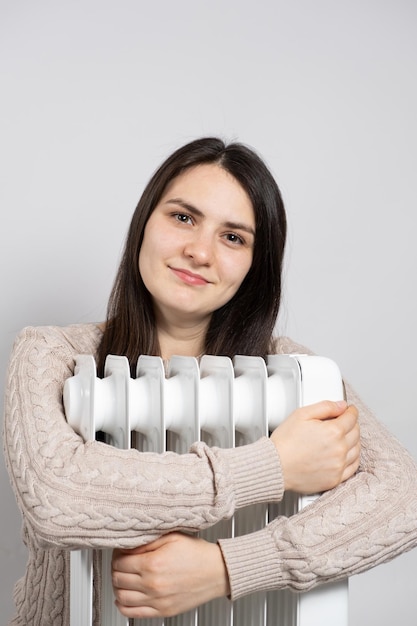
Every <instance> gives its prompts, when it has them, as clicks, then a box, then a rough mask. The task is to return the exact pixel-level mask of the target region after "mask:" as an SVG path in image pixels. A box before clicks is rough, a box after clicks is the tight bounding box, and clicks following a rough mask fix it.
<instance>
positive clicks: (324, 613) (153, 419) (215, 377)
mask: <svg viewBox="0 0 417 626" xmlns="http://www.w3.org/2000/svg"><path fill="white" fill-rule="evenodd" d="M343 396H344V388H343V381H342V378H341V375H340V372H339V369H338V367H337V365H336V364H335V363H334V362H333V361H332V360H330V359H327V358H324V357H319V356H307V355H271V356H269V357H268V358H267V361H266V363H265V361H264V360H263V359H262V358H260V357H250V356H236V357H235V358H234V359H233V361H231V360H230V359H229V358H227V357H213V356H207V355H205V356H203V357H202V358H201V360H200V363H199V362H198V360H197V359H195V358H193V357H172V359H171V360H170V362H169V370H168V371H167V372H165V371H164V366H163V361H162V359H160V358H159V357H151V356H141V357H140V358H139V360H138V363H137V373H136V378H131V376H130V371H129V364H128V361H127V359H126V357H120V356H111V355H110V356H108V357H107V360H106V365H105V372H104V378H102V379H100V378H98V377H97V373H96V365H95V361H94V358H93V357H92V356H89V355H80V356H78V357H77V359H76V367H75V372H74V376H73V377H71V378H69V379H67V381H66V383H65V386H64V406H65V411H66V416H67V419H68V422H69V424H70V425H71V426H72V427H73V428H74V430H76V431H77V432H78V433H79V434H80V435H81V436H82V437H83V438H84V440H89V439H94V438H95V435H96V432H97V431H103V432H105V433H106V434H107V436H108V437H109V443H111V444H112V445H114V446H117V447H120V448H129V447H131V446H132V443H131V441H134V445H135V447H136V448H137V449H139V450H141V451H154V452H164V451H165V450H172V451H174V452H178V453H185V452H187V451H188V450H189V448H190V446H191V444H192V443H194V442H195V441H198V440H203V441H206V442H207V443H208V444H209V445H211V446H219V447H234V446H237V445H242V444H245V443H249V442H252V441H255V440H256V439H259V437H261V436H262V435H267V434H268V433H269V432H270V431H272V430H273V429H274V428H275V427H276V426H278V424H279V423H280V422H281V421H282V420H283V419H284V418H285V417H286V416H287V415H289V414H290V413H291V412H292V411H293V410H294V409H296V408H297V407H300V406H305V405H307V404H312V403H314V402H318V401H320V400H323V399H328V400H340V399H343ZM133 431H135V437H131V433H132V432H133ZM312 499H314V496H308V497H298V496H295V495H294V494H290V493H288V494H286V496H285V498H284V501H283V502H282V503H280V504H279V505H275V504H274V505H269V506H268V505H255V506H252V507H247V508H245V509H242V510H239V511H238V512H237V513H236V514H235V516H234V517H233V518H232V519H231V520H228V521H222V522H219V523H218V524H217V525H216V526H214V527H213V528H211V529H209V530H208V531H205V532H203V533H201V536H203V537H205V538H206V539H208V540H211V541H216V539H217V538H220V537H233V536H237V535H240V534H246V533H249V532H253V531H255V530H258V529H260V528H262V527H263V526H265V524H266V523H267V521H268V519H269V518H271V519H272V518H273V517H276V515H278V514H279V515H288V516H289V515H293V514H294V513H296V512H297V511H298V510H300V509H301V508H302V507H303V506H305V505H306V504H308V502H309V501H311V500H312ZM102 556H103V559H102V561H103V565H102V581H103V582H102V598H103V603H104V604H103V619H102V626H127V625H128V624H134V625H137V626H147V625H149V626H150V625H152V626H171V625H172V626H174V625H175V626H347V625H348V581H347V580H345V581H342V582H338V583H335V584H330V585H325V586H322V587H318V588H316V589H314V590H312V591H310V592H308V593H303V594H299V593H295V592H292V591H288V590H284V591H276V592H268V593H256V594H251V595H249V596H246V597H244V598H241V599H239V600H237V601H236V602H234V603H232V602H230V601H229V600H227V599H225V598H224V599H220V600H214V601H212V602H209V603H207V604H205V605H204V606H202V607H200V608H198V609H196V610H195V611H191V612H189V613H186V614H182V615H180V616H178V617H173V618H166V619H152V620H130V621H129V620H128V619H127V618H125V617H123V616H122V615H121V614H120V613H119V612H118V611H117V609H116V608H115V606H114V596H113V590H112V585H111V571H110V570H111V568H110V563H111V550H103V555H102ZM92 597H93V573H92V551H91V550H88V549H86V550H79V551H74V552H72V553H71V626H80V625H83V626H84V625H85V626H89V625H90V624H92V613H93V610H92Z"/></svg>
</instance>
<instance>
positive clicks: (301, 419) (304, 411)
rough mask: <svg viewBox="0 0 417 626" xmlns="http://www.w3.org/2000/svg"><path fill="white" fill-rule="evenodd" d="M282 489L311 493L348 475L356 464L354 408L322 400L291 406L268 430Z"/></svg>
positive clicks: (357, 425) (324, 488) (358, 435)
mask: <svg viewBox="0 0 417 626" xmlns="http://www.w3.org/2000/svg"><path fill="white" fill-rule="evenodd" d="M271 440H272V441H273V443H274V444H275V447H276V448H277V450H278V454H279V456H280V460H281V465H282V470H283V475H284V486H285V490H291V491H295V492H297V493H303V494H312V493H319V492H322V491H327V490H328V489H332V488H333V487H336V486H337V485H338V484H339V483H341V482H343V481H345V480H347V479H348V478H350V477H351V476H352V475H353V474H354V473H355V472H356V470H357V469H358V467H359V456H360V432H359V424H358V411H357V409H356V408H355V407H354V406H348V405H347V403H346V402H344V401H341V402H331V401H327V400H326V401H324V402H318V403H316V404H311V405H309V406H305V407H302V408H299V409H297V410H295V411H294V412H293V413H291V415H289V416H288V417H287V418H286V419H285V420H284V421H283V422H282V424H280V425H279V426H278V427H277V428H276V429H275V430H274V431H273V433H272V434H271Z"/></svg>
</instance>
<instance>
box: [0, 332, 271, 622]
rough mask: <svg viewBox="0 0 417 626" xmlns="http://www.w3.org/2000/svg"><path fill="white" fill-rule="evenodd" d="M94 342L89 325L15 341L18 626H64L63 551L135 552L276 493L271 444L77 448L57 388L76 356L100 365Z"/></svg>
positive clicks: (9, 431) (10, 423)
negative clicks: (179, 450)
mask: <svg viewBox="0 0 417 626" xmlns="http://www.w3.org/2000/svg"><path fill="white" fill-rule="evenodd" d="M100 337H101V332H100V330H99V329H98V327H97V326H96V325H93V324H84V325H74V326H71V327H67V328H58V327H45V328H26V329H24V330H23V331H22V332H21V333H20V334H19V336H18V337H17V339H16V341H15V345H14V348H13V352H12V355H11V359H10V363H9V368H8V379H7V386H6V397H5V423H4V452H5V460H6V464H7V467H8V470H9V473H10V477H11V482H12V486H13V489H14V491H15V494H16V498H17V501H18V505H19V507H20V509H21V511H22V514H23V521H24V533H25V537H26V544H27V547H28V552H29V562H28V566H27V571H26V574H25V577H24V578H23V579H22V580H21V581H19V583H18V584H17V586H16V588H15V595H14V598H15V602H16V606H17V612H18V616H17V617H16V618H15V619H14V620H13V622H12V624H15V625H17V624H19V625H29V624H31V625H38V624H39V625H40V626H48V625H49V624H51V625H54V626H66V625H67V624H69V613H68V609H69V596H68V573H69V569H68V554H69V553H68V549H71V548H79V547H85V546H89V547H94V548H105V547H134V546H137V545H139V544H141V543H145V542H148V541H150V540H152V539H154V538H155V537H157V536H159V535H160V534H161V533H164V532H169V531H171V530H174V529H175V530H187V531H198V530H201V529H204V528H206V527H208V526H211V525H213V524H215V523H216V522H218V521H219V520H221V519H223V518H227V517H230V516H231V515H233V513H234V512H235V510H236V509H237V508H240V507H242V506H245V505H246V504H247V503H248V495H247V492H248V486H250V487H251V489H250V493H251V496H250V501H251V502H267V501H279V500H280V499H281V497H282V494H283V477H282V471H281V466H280V461H279V457H278V455H277V453H276V451H275V447H274V446H273V445H272V444H271V442H270V441H269V439H267V438H262V439H260V440H259V441H258V442H256V443H254V444H251V445H248V446H244V447H243V448H240V449H239V448H236V449H231V450H221V449H218V448H217V449H216V448H211V449H210V448H208V447H207V446H206V445H205V444H203V443H196V444H195V445H194V446H193V447H192V449H191V451H190V453H189V454H184V455H177V454H174V453H170V452H167V453H165V454H154V453H139V452H138V451H136V450H117V449H115V448H113V447H111V446H107V445H105V444H103V443H99V442H95V441H91V442H86V443H85V442H83V441H82V439H81V438H80V437H79V436H78V435H77V434H76V433H74V432H73V430H72V429H71V428H70V427H69V426H68V424H67V422H66V420H65V415H64V411H63V404H62V391H63V383H64V380H65V379H66V378H67V377H68V376H72V375H73V370H74V359H75V356H76V355H77V354H80V353H84V354H95V352H96V349H97V346H98V342H99V340H100ZM96 593H98V591H97V590H96ZM95 623H96V624H100V609H99V599H98V596H96V617H95Z"/></svg>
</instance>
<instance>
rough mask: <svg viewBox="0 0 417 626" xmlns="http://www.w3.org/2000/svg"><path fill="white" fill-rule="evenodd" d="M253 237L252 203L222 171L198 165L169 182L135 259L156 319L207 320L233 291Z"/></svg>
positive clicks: (245, 266) (249, 254)
mask: <svg viewBox="0 0 417 626" xmlns="http://www.w3.org/2000/svg"><path fill="white" fill-rule="evenodd" d="M254 240H255V215H254V211H253V207H252V203H251V201H250V200H249V197H248V195H247V194H246V192H245V190H244V189H243V188H242V187H241V186H240V184H239V183H238V182H237V180H236V179H235V178H233V176H231V175H230V174H229V173H228V172H226V171H225V170H223V169H222V168H221V167H219V166H218V165H214V164H204V165H199V166H196V167H193V168H190V169H189V170H186V171H185V172H184V173H183V174H181V175H180V176H178V177H177V178H175V179H174V180H173V181H172V182H171V183H170V185H168V187H167V189H166V191H165V193H164V194H163V196H162V198H161V200H160V202H159V203H158V204H157V206H156V207H155V210H154V211H153V213H152V214H151V216H150V218H149V220H148V222H147V224H146V228H145V233H144V239H143V243H142V247H141V250H140V254H139V270H140V273H141V276H142V279H143V281H144V283H145V286H146V288H147V289H148V291H149V292H150V294H151V295H152V298H153V302H154V307H155V312H156V316H157V320H158V321H161V320H164V321H166V322H174V323H175V322H177V323H181V322H187V323H188V322H190V321H191V322H194V321H195V322H197V323H201V322H207V323H208V322H209V320H210V317H211V314H212V313H213V311H215V310H216V309H218V308H220V307H221V306H223V305H224V304H225V303H226V302H228V301H229V300H230V299H231V298H232V297H233V295H234V294H235V293H236V291H237V290H238V289H239V286H240V285H241V283H242V281H243V279H244V278H245V276H246V274H247V272H248V270H249V268H250V266H251V263H252V257H253V247H254Z"/></svg>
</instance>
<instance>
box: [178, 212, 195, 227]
mask: <svg viewBox="0 0 417 626" xmlns="http://www.w3.org/2000/svg"><path fill="white" fill-rule="evenodd" d="M174 217H175V219H176V220H177V222H181V224H192V219H191V216H190V215H187V214H186V213H174Z"/></svg>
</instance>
